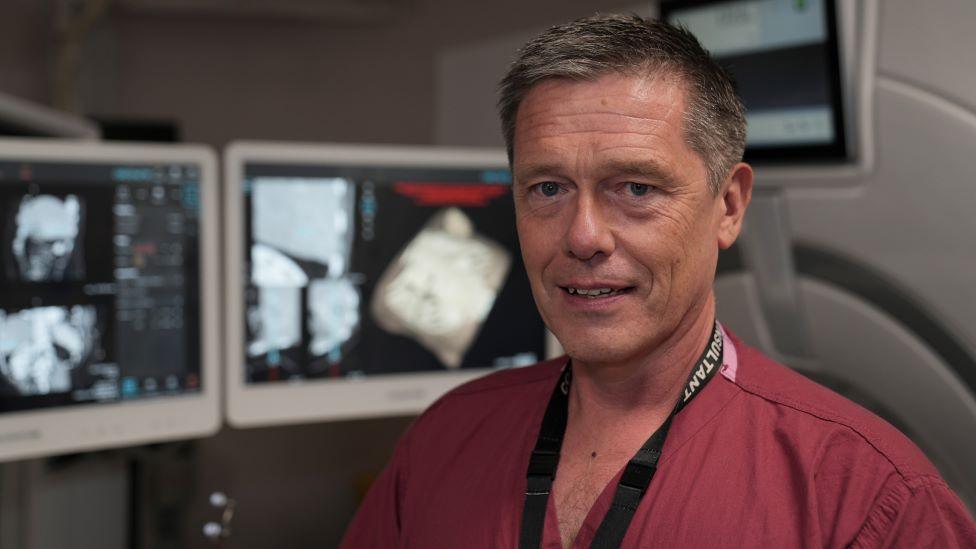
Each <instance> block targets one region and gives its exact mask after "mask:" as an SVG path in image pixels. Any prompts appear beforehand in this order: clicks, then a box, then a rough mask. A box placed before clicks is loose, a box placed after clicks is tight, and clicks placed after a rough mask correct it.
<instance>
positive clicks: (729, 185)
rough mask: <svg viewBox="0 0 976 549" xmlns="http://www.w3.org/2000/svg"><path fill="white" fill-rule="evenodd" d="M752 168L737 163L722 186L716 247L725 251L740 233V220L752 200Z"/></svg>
mask: <svg viewBox="0 0 976 549" xmlns="http://www.w3.org/2000/svg"><path fill="white" fill-rule="evenodd" d="M752 177H753V173H752V167H751V166H749V164H746V163H743V162H739V163H738V164H736V165H735V166H733V167H732V169H731V170H730V171H729V176H728V177H727V178H726V179H725V182H724V183H723V184H722V189H721V196H720V197H719V198H720V199H721V200H722V205H721V206H720V209H721V212H722V219H721V221H720V223H719V229H718V246H719V248H721V249H723V250H724V249H727V248H728V247H730V246H732V244H733V243H734V242H735V239H736V238H738V237H739V232H740V231H742V220H743V219H744V218H745V215H746V208H747V207H748V206H749V200H751V199H752Z"/></svg>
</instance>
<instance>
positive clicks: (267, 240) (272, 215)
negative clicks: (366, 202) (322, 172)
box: [251, 177, 356, 278]
mask: <svg viewBox="0 0 976 549" xmlns="http://www.w3.org/2000/svg"><path fill="white" fill-rule="evenodd" d="M253 197H254V198H253V204H254V208H253V217H252V220H251V223H252V234H253V238H254V241H255V242H259V243H261V244H266V245H268V246H271V247H272V248H275V249H277V250H278V251H280V252H283V253H285V254H288V255H289V256H291V257H294V258H297V259H300V260H304V261H313V262H316V263H319V264H322V265H325V266H326V267H327V268H328V273H327V274H328V276H329V277H331V278H336V277H339V276H342V275H343V274H344V273H346V272H347V271H348V269H349V255H350V250H351V248H352V237H353V215H354V211H355V210H354V208H355V200H356V193H355V187H354V185H353V183H352V182H351V181H349V180H348V179H344V178H340V177H334V178H322V179H289V178H274V177H269V178H261V179H259V180H257V181H255V183H254V195H253Z"/></svg>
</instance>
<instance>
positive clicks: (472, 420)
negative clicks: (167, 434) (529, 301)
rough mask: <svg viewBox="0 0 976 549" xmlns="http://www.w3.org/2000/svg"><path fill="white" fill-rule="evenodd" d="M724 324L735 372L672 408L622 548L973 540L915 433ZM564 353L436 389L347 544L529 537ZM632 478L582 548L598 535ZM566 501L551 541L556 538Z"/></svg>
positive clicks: (552, 521) (607, 497)
mask: <svg viewBox="0 0 976 549" xmlns="http://www.w3.org/2000/svg"><path fill="white" fill-rule="evenodd" d="M725 338H726V339H725V356H724V361H723V362H724V365H723V367H722V369H721V374H722V375H719V376H716V377H715V378H714V379H713V380H712V381H711V382H710V383H709V384H708V385H707V386H706V387H705V389H703V390H702V392H701V393H700V394H699V395H698V396H697V397H696V398H695V399H694V400H693V401H692V402H691V403H689V405H688V406H687V407H685V409H684V410H682V412H681V413H679V414H678V415H677V416H676V417H675V419H674V422H673V424H672V426H671V430H670V433H669V435H668V438H667V441H666V442H665V446H664V451H663V455H662V457H661V460H660V463H659V464H658V471H657V473H656V475H655V476H654V480H653V482H652V483H651V485H650V487H649V488H648V491H647V493H646V494H645V495H644V498H643V500H642V501H641V503H640V506H639V507H638V509H637V512H636V513H635V515H634V518H633V521H632V522H631V524H630V528H629V529H628V531H627V535H626V537H624V540H623V544H622V547H669V548H670V547H682V548H697V547H702V548H705V547H707V548H720V547H730V548H732V547H734V548H742V547H905V548H912V549H915V548H921V547H938V548H953V547H967V548H976V524H974V522H973V519H972V518H971V516H970V515H969V513H968V512H967V510H966V508H965V507H964V506H963V504H962V503H961V502H960V500H959V498H958V497H957V496H956V495H955V494H954V493H953V492H952V491H951V490H950V489H949V488H948V487H947V486H946V484H945V482H944V481H943V480H942V478H941V477H940V476H939V474H938V472H937V471H936V470H935V468H934V467H933V466H932V464H931V463H930V462H929V461H928V460H927V459H926V458H925V456H923V455H922V453H921V452H920V451H919V450H918V448H916V447H915V445H913V444H912V443H911V442H910V441H909V440H908V439H907V438H905V436H903V435H902V434H901V433H899V432H898V431H897V430H896V429H894V428H893V427H891V426H890V425H888V424H887V423H885V422H884V421H882V420H881V419H878V418H877V417H875V416H874V415H872V414H871V413H869V412H867V411H866V410H864V409H863V408H860V407H859V406H857V405H855V404H853V403H852V402H850V401H848V400H846V399H844V398H843V397H840V396H839V395H837V394H835V393H833V392H831V391H829V390H827V389H825V388H823V387H821V386H819V385H816V384H815V383H813V382H811V381H809V380H807V379H806V378H804V377H802V376H800V375H799V374H796V373H794V372H793V371H791V370H789V369H788V368H786V367H784V366H781V365H779V364H776V363H774V362H772V361H771V360H769V359H768V358H766V357H765V356H763V355H762V354H760V353H759V352H758V351H756V350H755V349H752V348H750V347H748V346H746V345H744V344H743V343H742V342H741V341H739V340H738V339H737V338H735V337H734V336H731V335H729V334H728V333H727V332H726V333H725ZM565 364H566V358H565V357H563V358H560V359H556V360H551V361H548V362H543V363H541V364H538V365H535V366H530V367H527V368H522V369H515V370H507V371H503V372H499V373H495V374H492V375H489V376H487V377H484V378H481V379H479V380H476V381H473V382H471V383H468V384H466V385H463V386H461V387H459V388H458V389H455V390H453V391H451V392H450V393H448V394H447V395H446V396H444V397H443V398H441V399H440V400H439V401H437V402H436V403H435V404H434V405H433V406H431V407H430V408H429V409H428V410H427V411H426V412H425V413H424V414H423V415H422V416H420V418H418V419H417V421H416V422H415V423H414V425H413V426H412V427H411V428H410V430H409V431H408V433H407V434H406V435H405V436H404V437H403V439H402V440H401V441H400V442H399V444H398V446H397V448H396V450H395V452H394V456H393V459H392V461H391V462H390V464H389V465H388V467H387V468H386V469H385V470H384V472H383V473H382V475H381V476H380V477H379V478H378V479H377V481H376V483H375V484H374V486H373V487H372V489H371V490H370V492H369V494H368V495H367V497H366V499H365V501H364V502H363V504H362V506H361V507H360V509H359V511H358V513H357V514H356V517H355V518H354V519H353V522H352V523H351V525H350V526H349V529H348V531H347V532H346V536H345V539H344V540H343V543H342V547H345V548H360V547H370V548H372V547H382V548H394V547H416V548H428V547H430V548H433V547H452V548H453V547H458V548H481V547H485V548H487V547H491V548H501V547H513V548H514V547H518V540H519V528H520V523H521V518H522V506H523V504H524V499H525V482H526V481H525V474H526V469H527V467H528V460H529V454H530V453H531V451H532V448H533V446H534V445H535V441H536V437H537V435H538V432H539V426H540V424H541V421H542V416H543V413H544V411H545V408H546V405H547V404H548V400H549V397H550V395H551V394H552V390H553V388H554V386H555V384H556V381H557V379H558V377H559V374H560V372H561V370H562V368H563V367H564V366H565ZM648 435H650V433H648ZM974 467H976V466H974ZM619 477H620V473H618V475H617V477H616V478H614V479H613V480H612V481H611V482H610V484H608V486H607V487H606V488H605V489H604V491H603V493H602V494H601V495H600V497H599V498H598V499H597V501H596V503H595V504H594V505H593V508H592V509H591V510H590V512H589V514H588V516H587V518H586V520H585V522H584V523H583V525H582V527H581V529H580V531H579V534H578V536H577V537H576V540H575V542H574V544H573V547H579V548H584V547H589V546H590V543H591V541H592V540H593V535H594V533H595V532H596V530H597V528H598V526H599V525H600V522H601V521H602V520H603V517H604V515H605V514H606V512H607V509H608V507H609V505H610V501H611V500H612V498H613V493H614V490H615V487H616V485H617V481H618V480H619ZM554 500H555V497H550V498H549V509H548V512H547V514H546V522H545V527H544V531H543V539H542V547H545V548H553V549H556V548H559V547H561V542H560V536H559V528H558V522H557V517H556V509H555V506H554V504H553V502H554Z"/></svg>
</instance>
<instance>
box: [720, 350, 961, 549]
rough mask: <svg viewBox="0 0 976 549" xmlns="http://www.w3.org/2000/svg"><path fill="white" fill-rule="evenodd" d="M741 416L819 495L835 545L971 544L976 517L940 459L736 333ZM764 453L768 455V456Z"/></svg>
mask: <svg viewBox="0 0 976 549" xmlns="http://www.w3.org/2000/svg"><path fill="white" fill-rule="evenodd" d="M732 341H733V344H734V345H735V350H736V353H737V355H738V367H737V371H736V375H735V376H734V377H735V379H734V380H730V381H732V383H733V384H734V385H735V386H736V387H737V388H738V389H739V394H738V395H737V400H738V401H739V402H738V408H739V409H740V410H741V413H742V414H743V417H742V418H741V419H742V420H745V421H749V429H750V430H753V431H757V430H761V431H764V434H756V435H755V436H756V437H758V439H760V440H762V441H764V442H765V443H766V444H767V446H766V447H765V448H753V450H754V451H755V452H756V454H758V455H761V456H763V458H766V463H770V462H774V461H775V460H776V459H777V458H782V459H784V460H785V461H788V462H789V465H788V466H787V467H785V468H784V469H785V470H788V471H790V475H789V476H790V477H792V479H793V482H795V483H796V489H797V490H798V491H799V492H798V493H802V494H807V495H808V496H812V499H811V500H810V504H811V505H812V506H813V508H815V510H816V511H815V512H816V515H817V519H815V520H817V521H818V522H819V525H820V532H821V533H822V535H823V536H824V538H823V540H824V542H825V544H827V545H831V546H845V547H846V546H853V547H876V546H889V545H894V546H899V547H901V546H905V547H964V546H970V545H971V544H972V543H973V542H974V541H976V530H974V524H973V522H972V519H970V518H969V517H968V513H967V511H966V509H965V507H964V505H963V504H962V502H961V501H960V500H959V498H958V497H957V496H956V495H955V494H954V493H953V492H952V490H951V489H950V488H949V487H948V486H947V485H946V483H945V481H944V480H943V479H942V477H941V476H940V475H939V473H938V471H937V470H936V469H935V467H934V466H933V465H932V463H931V462H930V461H929V460H928V459H927V458H926V457H925V455H924V454H923V453H922V451H921V450H919V448H918V447H917V446H916V445H915V444H914V443H912V442H911V441H910V440H909V439H908V438H907V437H906V436H905V435H903V434H902V433H901V432H899V431H898V430H897V429H895V428H894V427H893V426H891V425H890V424H888V423H887V422H886V421H884V420H883V419H881V418H879V417H877V416H876V415H874V414H872V413H871V412H869V411H868V410H866V409H864V408H862V407H860V406H858V405H857V404H855V403H853V402H852V401H850V400H848V399H847V398H844V397H842V396H840V395H838V394H837V393H835V392H833V391H831V390H829V389H827V388H825V387H823V386H821V385H819V384H817V383H814V382H813V381H810V380H809V379H807V378H805V377H803V376H802V375H800V374H798V373H796V372H794V371H793V370H790V369H789V368H787V367H785V366H782V365H780V364H778V363H776V362H774V361H772V360H771V359H769V358H767V357H765V356H764V355H762V353H760V352H759V351H757V350H755V349H753V348H751V347H749V346H747V345H745V344H744V343H742V342H741V341H740V340H738V339H737V338H735V337H734V336H732ZM760 459H762V458H760Z"/></svg>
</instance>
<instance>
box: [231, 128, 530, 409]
mask: <svg viewBox="0 0 976 549" xmlns="http://www.w3.org/2000/svg"><path fill="white" fill-rule="evenodd" d="M225 161H226V174H227V188H226V189H225V192H226V194H225V201H226V202H225V211H226V213H227V215H226V218H225V220H226V229H225V231H226V235H227V239H226V242H227V248H226V261H227V266H228V267H227V294H226V300H227V324H226V326H227V342H226V346H225V348H226V350H227V358H226V367H227V372H226V386H227V418H228V420H229V421H230V423H231V424H233V425H235V426H259V425H270V424H277V423H294V422H301V421H314V420H322V419H337V418H355V417H369V416H378V415H395V414H413V413H418V412H420V411H422V410H423V409H424V408H425V407H427V406H428V405H430V404H431V403H432V402H433V401H434V400H435V399H436V398H437V397H439V396H440V395H441V394H443V393H444V392H445V391H447V390H448V389H450V388H452V387H454V386H456V385H458V384H459V383H462V382H464V381H467V380H470V379H473V378H475V377H477V376H480V375H483V374H485V373H487V372H489V371H491V370H493V369H500V368H511V367H517V366H522V365H526V364H532V363H534V362H536V361H538V360H541V359H542V358H543V356H544V354H545V329H544V327H543V324H542V322H541V320H540V319H539V315H538V312H537V311H536V309H535V305H534V302H533V300H532V296H531V293H530V291H529V286H528V280H527V279H526V277H525V273H524V269H523V267H522V264H521V255H520V253H519V251H518V243H517V237H516V234H515V218H514V211H513V208H512V197H511V189H510V187H511V176H510V174H509V172H508V164H507V161H506V159H505V155H504V152H502V151H500V150H475V149H447V148H431V147H383V146H366V145H310V144H304V145H303V144H286V143H277V144H276V143H247V142H241V143H234V144H232V145H231V146H230V147H229V148H228V149H227V151H226V157H225Z"/></svg>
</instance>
